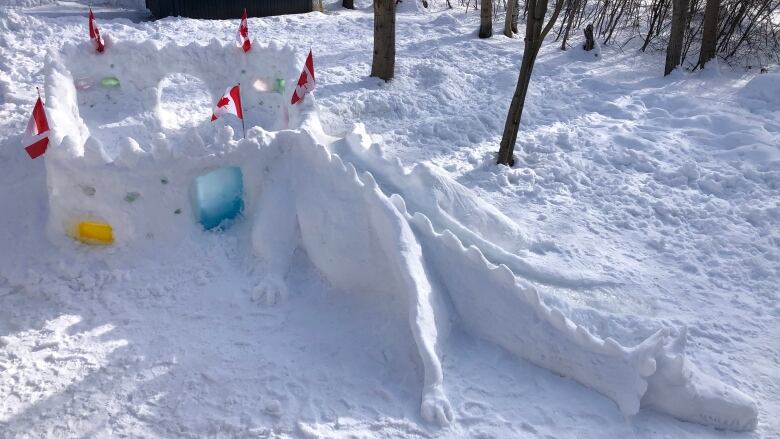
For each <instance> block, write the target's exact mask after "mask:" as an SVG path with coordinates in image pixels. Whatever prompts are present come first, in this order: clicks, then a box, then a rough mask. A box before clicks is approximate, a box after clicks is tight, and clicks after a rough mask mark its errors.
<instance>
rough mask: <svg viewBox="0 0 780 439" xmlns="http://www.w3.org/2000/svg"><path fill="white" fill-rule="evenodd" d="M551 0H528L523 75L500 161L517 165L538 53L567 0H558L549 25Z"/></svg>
mask: <svg viewBox="0 0 780 439" xmlns="http://www.w3.org/2000/svg"><path fill="white" fill-rule="evenodd" d="M547 2H548V0H528V1H527V3H526V4H527V5H528V21H527V23H526V25H525V50H524V51H523V61H522V64H521V65H520V76H519V77H518V78H517V87H516V88H515V94H514V95H513V96H512V103H511V104H510V105H509V114H507V117H506V123H505V124H504V134H503V136H502V137H501V147H500V148H499V150H498V160H497V161H498V164H500V165H508V166H512V165H514V162H515V160H514V158H513V157H512V154H513V153H514V150H515V143H516V142H517V131H518V129H519V128H520V118H521V116H522V115H523V106H525V97H526V94H527V93H528V84H529V83H530V82H531V72H532V71H533V69H534V63H535V62H536V56H537V55H538V54H539V48H541V47H542V42H543V41H544V37H546V36H547V34H548V33H549V32H550V29H552V27H553V25H554V24H555V21H556V20H557V19H558V14H559V13H560V12H561V8H562V7H563V0H557V1H556V3H555V11H554V12H553V14H552V16H551V17H550V20H549V21H548V22H547V24H546V25H545V24H544V16H545V14H547Z"/></svg>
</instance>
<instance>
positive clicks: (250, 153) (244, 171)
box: [45, 41, 757, 430]
mask: <svg viewBox="0 0 780 439" xmlns="http://www.w3.org/2000/svg"><path fill="white" fill-rule="evenodd" d="M301 61H302V59H301V58H297V57H296V55H295V53H294V52H293V51H292V49H290V48H288V47H278V46H259V45H255V46H253V50H252V51H251V52H250V53H249V54H248V56H245V55H244V54H243V52H241V51H240V49H238V48H237V47H234V46H224V45H221V44H220V43H217V42H212V43H211V44H209V45H197V44H193V45H189V46H183V47H181V46H176V45H167V46H157V45H154V44H152V43H145V44H135V43H123V42H113V41H108V47H107V52H106V54H103V55H97V54H94V53H93V52H92V51H91V50H90V47H89V46H88V45H86V44H82V45H75V46H66V48H65V49H64V50H63V52H62V53H61V54H51V55H50V56H49V58H48V59H47V63H46V92H47V93H46V94H47V109H48V112H49V115H50V120H51V125H52V127H53V135H52V143H51V146H50V152H49V153H48V154H47V155H46V158H45V161H46V170H47V180H48V187H49V204H50V220H49V234H50V236H51V237H52V239H53V240H54V241H58V242H62V241H63V239H64V238H63V237H64V236H67V235H77V234H78V233H79V232H78V230H77V229H76V226H77V225H79V224H82V223H99V224H107V225H110V226H111V227H112V229H113V231H114V240H113V241H114V242H115V245H116V246H117V247H118V248H119V249H120V250H121V249H122V248H125V247H130V246H134V247H141V248H148V249H149V251H153V249H154V246H157V245H160V243H161V242H164V240H166V239H177V240H178V239H187V238H191V237H195V236H197V235H198V234H200V233H202V232H201V230H202V226H201V225H199V224H198V220H199V219H200V218H199V213H198V207H199V206H198V204H197V199H198V195H197V193H198V190H197V184H196V183H195V182H196V181H197V179H198V177H200V176H203V175H207V174H209V173H211V172H213V171H214V170H218V169H225V168H229V169H232V168H235V169H238V170H240V173H239V174H238V175H240V180H241V181H240V182H241V185H240V186H242V189H241V190H240V191H236V193H238V194H239V195H237V196H240V197H242V199H241V206H243V217H244V219H245V220H246V221H247V222H249V223H250V224H251V225H252V245H253V248H254V250H255V252H256V254H257V256H258V257H259V262H260V264H261V265H262V268H263V272H264V273H265V275H266V277H265V280H264V281H263V282H262V283H260V284H259V285H257V287H256V288H255V291H254V294H256V295H257V296H258V297H259V298H262V299H264V300H265V301H266V302H267V303H274V302H275V301H277V300H279V299H281V298H283V297H284V295H285V276H286V273H288V272H289V271H290V270H291V269H294V267H292V266H291V265H292V264H293V262H292V261H293V258H292V255H293V252H294V251H295V250H296V249H297V248H302V249H304V250H305V252H306V255H307V256H308V258H309V259H310V261H311V262H312V263H313V265H314V266H315V267H316V268H317V269H318V270H319V271H320V272H321V273H322V275H323V276H324V278H325V279H327V280H328V281H329V282H330V283H331V284H332V285H333V286H334V287H336V288H337V289H339V290H342V291H344V292H351V293H359V294H375V295H376V297H377V300H382V301H385V303H387V305H388V306H387V313H388V315H401V316H405V319H406V321H407V322H408V328H409V332H408V336H409V338H410V343H413V344H414V345H415V346H416V348H417V353H418V354H419V355H418V358H419V361H420V364H421V365H422V370H423V377H422V384H423V386H422V387H423V390H422V398H421V413H422V415H423V417H424V418H425V419H427V420H429V421H431V422H436V423H438V424H441V425H446V424H448V423H449V422H451V421H452V416H453V415H452V410H451V408H450V406H449V402H448V400H447V397H446V395H445V392H444V376H443V371H442V366H441V360H440V358H441V347H442V341H443V339H444V337H445V336H446V335H447V332H448V327H449V325H450V324H452V323H456V324H460V325H462V326H463V327H464V328H465V329H467V330H469V331H470V332H472V333H474V334H476V335H478V336H480V337H483V338H485V339H486V340H489V341H491V342H493V343H496V344H498V345H500V346H502V347H503V348H505V349H506V350H507V351H509V352H511V353H513V354H515V355H516V356H518V357H519V358H522V359H526V360H528V361H530V362H532V363H534V364H536V365H538V366H540V367H544V368H546V369H550V370H552V371H554V372H556V373H558V374H561V375H564V376H567V377H571V378H573V379H575V380H577V381H578V382H580V383H582V384H584V385H586V386H588V387H590V388H592V389H595V390H597V391H599V392H601V393H603V394H604V395H606V396H608V397H609V398H611V399H612V400H613V401H615V403H616V404H617V405H618V407H619V408H620V410H621V411H622V412H623V413H624V414H626V415H633V414H636V413H637V411H638V410H639V409H640V407H643V406H644V407H649V408H654V409H656V410H659V411H661V412H665V413H668V414H670V415H672V416H675V417H678V418H680V419H684V420H689V421H693V422H698V423H702V424H706V425H712V426H715V427H718V428H725V429H734V430H750V429H753V428H755V426H756V422H757V407H756V404H755V403H754V402H753V401H752V400H751V399H750V398H749V397H748V396H746V395H744V394H743V393H741V392H740V391H738V390H736V389H734V388H732V387H730V386H728V385H727V384H725V383H721V382H719V381H717V380H715V379H713V378H710V377H708V376H706V375H703V374H702V373H701V372H699V371H698V370H697V369H696V368H695V367H694V366H693V365H692V364H691V363H690V362H689V361H688V360H687V359H686V357H685V353H684V348H685V338H686V331H685V330H684V329H679V328H658V330H657V331H656V332H655V333H654V334H653V335H651V336H650V337H648V338H646V339H645V340H644V341H642V342H641V343H639V344H638V345H636V346H624V345H621V344H620V343H619V342H618V341H616V340H615V339H614V338H611V337H610V335H611V334H594V333H592V332H591V331H590V330H588V329H587V328H586V327H585V326H583V325H577V324H575V323H574V322H572V320H570V319H569V318H568V317H566V316H565V315H564V313H563V312H562V311H561V310H559V309H556V308H554V307H550V306H549V305H547V304H546V303H545V301H544V300H542V297H541V296H540V293H539V292H538V291H537V289H536V288H535V287H534V286H533V285H532V284H531V282H530V281H538V280H543V281H547V282H551V283H555V282H558V283H561V284H566V283H567V282H582V281H583V280H581V279H579V280H578V279H574V280H572V279H566V278H565V277H564V276H562V275H560V273H555V272H554V271H544V270H538V269H536V268H534V267H532V266H530V265H528V264H525V263H524V261H523V260H522V258H520V257H518V256H517V255H515V254H513V252H512V249H506V248H504V247H502V246H501V245H499V244H496V242H499V241H504V240H506V239H511V240H518V241H519V242H521V243H522V242H523V240H524V238H523V237H524V234H523V233H522V231H521V230H520V229H519V227H518V226H517V225H515V224H513V223H512V222H511V221H510V220H508V219H507V218H506V217H505V216H503V215H502V214H501V213H500V212H499V211H498V210H497V209H495V208H493V207H491V206H489V205H487V204H486V203H484V202H483V201H481V200H480V199H479V198H477V197H476V196H475V195H474V194H473V193H471V192H470V191H469V190H468V189H466V188H465V187H462V186H460V185H458V184H457V183H456V182H454V181H452V180H451V179H449V178H448V177H446V176H445V174H444V173H441V172H438V171H437V170H436V168H434V167H426V166H418V167H416V168H414V169H413V170H412V171H411V173H409V172H406V171H405V170H404V168H403V166H402V165H401V164H400V163H390V162H388V161H387V160H385V159H384V157H383V156H382V154H381V150H379V149H378V148H377V147H374V148H372V147H371V142H370V139H369V137H368V136H367V134H366V133H365V130H364V129H363V128H362V127H361V126H356V127H355V128H354V129H353V130H352V132H351V133H349V134H348V135H347V136H346V137H345V138H344V139H333V138H330V137H328V136H327V135H325V134H324V132H323V130H322V128H321V126H320V123H319V120H318V117H317V113H316V111H315V103H314V98H313V97H312V96H309V97H307V98H306V101H305V102H304V103H303V105H298V106H295V107H292V106H290V105H289V104H288V102H289V100H290V99H289V98H290V95H291V90H288V89H287V88H284V87H269V84H283V83H284V82H282V81H281V80H283V79H285V80H286V83H294V82H293V81H294V78H295V76H296V74H297V70H298V68H299V66H300V65H301ZM225 66H239V67H238V68H235V69H232V68H225ZM178 73H185V74H188V75H193V76H195V77H197V78H200V79H201V80H202V81H203V82H204V84H205V85H206V87H207V88H208V92H209V94H210V95H211V96H212V99H215V98H217V97H218V96H220V95H221V92H222V91H223V90H224V89H225V87H226V86H227V85H230V84H232V83H235V82H241V83H242V84H252V90H251V91H249V92H248V94H247V96H246V97H245V101H246V102H247V105H246V110H245V112H246V113H247V114H248V115H249V117H250V118H249V119H248V120H247V122H250V123H249V126H250V127H251V128H249V129H248V131H247V137H246V139H241V140H236V139H235V138H234V137H235V131H234V129H233V128H232V127H231V126H227V125H216V126H215V127H212V126H211V125H210V124H209V123H208V121H206V120H204V122H203V123H202V124H201V125H199V126H196V127H193V128H191V129H178V128H170V127H166V126H164V125H163V124H162V123H161V118H160V111H159V108H160V96H161V93H162V92H161V86H160V84H161V83H163V80H164V78H165V77H166V76H167V75H171V74H178ZM106 78H111V81H109V82H108V83H109V84H113V83H114V81H116V82H118V83H119V84H120V85H119V87H118V88H104V87H103V85H102V80H103V79H106ZM112 87H113V86H112ZM248 88H249V87H247V88H245V90H246V89H248ZM226 175H230V176H231V177H229V178H227V177H226V178H225V180H228V179H232V180H235V178H236V177H235V175H236V173H234V172H232V171H231V172H227V173H226ZM217 180H218V182H217V184H219V180H220V178H217ZM594 326H598V325H594Z"/></svg>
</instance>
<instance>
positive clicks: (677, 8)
mask: <svg viewBox="0 0 780 439" xmlns="http://www.w3.org/2000/svg"><path fill="white" fill-rule="evenodd" d="M687 12H688V0H672V30H671V32H670V33H669V45H668V46H667V47H666V66H665V67H664V76H666V75H668V74H670V73H672V71H673V70H674V69H675V68H677V66H679V65H680V61H681V60H682V49H683V37H684V36H685V15H686V13H687Z"/></svg>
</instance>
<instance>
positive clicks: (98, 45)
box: [89, 8, 106, 53]
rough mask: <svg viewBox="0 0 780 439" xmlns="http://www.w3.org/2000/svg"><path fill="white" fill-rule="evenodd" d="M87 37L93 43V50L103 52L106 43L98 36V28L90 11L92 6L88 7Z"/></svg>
mask: <svg viewBox="0 0 780 439" xmlns="http://www.w3.org/2000/svg"><path fill="white" fill-rule="evenodd" d="M89 39H90V40H92V43H93V44H94V45H95V50H97V51H98V52H99V53H103V51H104V50H105V49H106V44H105V42H103V37H101V36H100V29H98V27H97V23H95V14H93V13H92V8H89Z"/></svg>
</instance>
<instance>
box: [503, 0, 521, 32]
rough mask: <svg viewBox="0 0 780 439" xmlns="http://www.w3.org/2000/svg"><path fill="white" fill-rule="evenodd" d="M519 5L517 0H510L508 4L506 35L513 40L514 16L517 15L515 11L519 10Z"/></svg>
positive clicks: (505, 22) (505, 21)
mask: <svg viewBox="0 0 780 439" xmlns="http://www.w3.org/2000/svg"><path fill="white" fill-rule="evenodd" d="M517 6H518V5H517V4H516V1H515V0H509V2H507V4H506V18H505V19H504V35H506V36H507V37H509V38H512V37H513V36H514V35H515V34H514V32H513V29H512V16H513V15H514V14H515V10H516V9H517Z"/></svg>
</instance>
